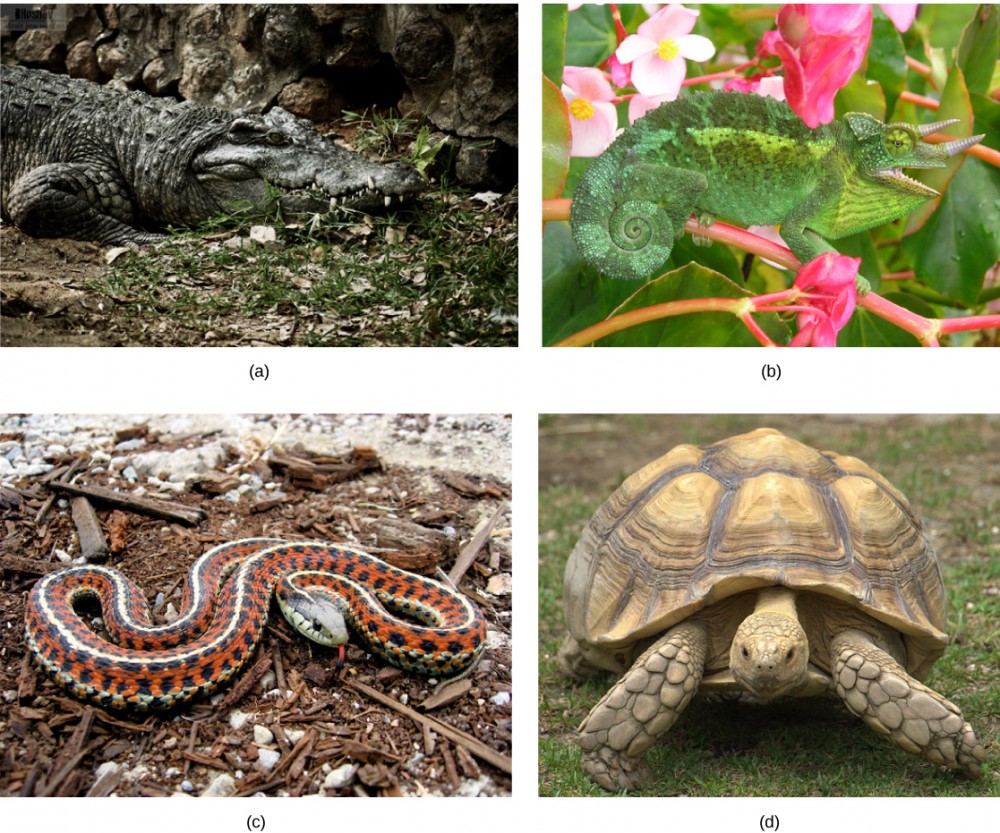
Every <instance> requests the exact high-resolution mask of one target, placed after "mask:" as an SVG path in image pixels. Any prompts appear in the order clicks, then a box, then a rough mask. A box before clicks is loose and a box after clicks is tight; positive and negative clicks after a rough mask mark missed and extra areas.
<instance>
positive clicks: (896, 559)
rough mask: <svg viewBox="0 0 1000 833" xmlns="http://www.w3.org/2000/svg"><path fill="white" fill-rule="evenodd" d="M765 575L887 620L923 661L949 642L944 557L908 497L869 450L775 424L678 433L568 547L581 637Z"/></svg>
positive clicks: (606, 637) (707, 600)
mask: <svg viewBox="0 0 1000 833" xmlns="http://www.w3.org/2000/svg"><path fill="white" fill-rule="evenodd" d="M771 584H782V585H785V586H787V587H791V588H793V589H802V590H808V591H810V592H815V593H821V594H825V595H828V596H831V597H834V598H837V599H839V600H841V601H844V602H847V603H849V604H851V605H853V606H854V607H856V608H858V609H860V610H862V611H863V612H865V613H867V614H868V615H870V616H872V617H873V618H875V619H877V620H879V621H881V622H883V623H886V624H889V625H891V626H893V627H894V628H896V629H898V630H899V631H900V632H901V633H903V634H904V635H906V636H907V637H908V638H909V640H910V642H911V643H912V645H913V657H914V662H915V663H918V664H922V665H926V666H929V664H930V663H931V662H933V659H934V658H935V657H936V655H937V654H939V653H940V650H941V649H942V648H943V645H944V644H946V643H947V637H946V636H945V634H944V627H945V610H946V609H945V600H944V588H943V584H942V581H941V575H940V570H939V568H938V564H937V559H936V556H935V555H934V552H933V550H932V548H931V546H930V543H929V541H928V539H927V537H926V535H925V534H924V531H923V528H922V526H921V524H920V522H919V521H918V520H917V519H916V518H915V517H914V515H913V513H912V510H911V509H910V506H909V503H908V502H907V501H906V498H905V497H904V496H903V495H902V494H901V493H900V492H899V491H898V490H897V489H896V488H895V487H893V486H892V485H891V484H890V483H889V482H888V481H887V480H885V478H884V477H882V476H881V475H879V474H878V473H877V472H875V471H874V470H873V469H871V468H870V467H869V466H867V465H866V464H865V463H863V462H862V461H860V460H858V459H856V458H853V457H847V456H841V455H836V454H834V453H832V452H819V451H817V450H815V449H812V448H810V447H809V446H806V445H804V444H802V443H800V442H797V441H795V440H793V439H790V438H789V437H786V436H785V435H783V434H781V433H779V432H777V431H773V430H771V429H758V430H757V431H754V432H751V433H748V434H743V435H740V436H737V437H732V438H730V439H728V440H724V441H722V442H719V443H716V444H714V445H712V446H706V447H701V448H699V447H696V446H692V445H682V446H678V447H677V448H675V449H673V450H672V451H671V452H669V453H668V454H666V455H665V456H663V457H661V458H660V459H659V460H656V461H653V462H652V463H650V464H648V465H647V466H644V467H643V468H642V469H640V470H639V471H638V472H636V474H634V475H632V476H631V477H629V478H628V479H627V480H626V481H625V482H624V483H623V484H622V486H621V487H620V488H619V489H618V490H617V491H616V492H615V493H614V494H613V495H612V496H611V497H610V498H609V499H608V501H607V502H606V503H605V504H604V505H602V506H601V507H600V508H599V509H598V510H597V512H596V513H595V515H594V517H593V519H592V521H591V523H590V524H589V526H588V527H587V529H586V530H585V531H584V533H583V535H582V537H581V539H580V541H579V543H578V544H577V546H576V548H575V550H574V551H573V553H572V555H571V556H570V559H569V562H568V563H567V568H566V576H565V582H564V603H565V607H566V615H567V622H568V624H569V629H570V633H571V634H572V635H573V637H575V638H576V639H577V640H578V641H580V642H581V643H584V644H587V645H590V646H593V647H595V648H597V649H608V650H613V649H616V648H621V647H622V646H628V645H629V644H634V643H636V642H638V641H639V640H641V639H644V638H646V637H649V636H652V635H655V634H657V633H662V632H663V631H664V630H665V629H667V628H669V627H671V626H672V625H674V624H676V623H677V622H679V621H681V620H683V619H685V618H687V617H689V616H690V615H692V614H693V613H695V612H696V611H698V610H699V609H701V608H703V607H705V606H706V605H709V604H714V603H716V602H720V601H723V600H725V599H727V598H729V597H731V596H733V595H735V594H737V593H741V592H743V591H746V590H750V589H753V588H756V587H762V586H766V585H771Z"/></svg>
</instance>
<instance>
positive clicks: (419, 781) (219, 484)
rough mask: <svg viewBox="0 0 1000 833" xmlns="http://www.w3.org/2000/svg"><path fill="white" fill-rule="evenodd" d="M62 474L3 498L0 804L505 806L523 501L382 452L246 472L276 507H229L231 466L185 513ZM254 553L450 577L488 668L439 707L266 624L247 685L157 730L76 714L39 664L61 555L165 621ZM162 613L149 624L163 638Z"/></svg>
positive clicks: (254, 466)
mask: <svg viewBox="0 0 1000 833" xmlns="http://www.w3.org/2000/svg"><path fill="white" fill-rule="evenodd" d="M58 462H59V463H60V468H59V469H57V471H55V472H52V473H50V474H48V475H45V476H39V477H37V478H35V479H34V480H33V481H32V482H25V481H21V482H19V483H18V484H17V488H16V489H8V488H5V489H3V490H0V795H4V796H10V795H15V796H16V795H22V796H32V795H37V796H64V795H74V796H75V795H98V796H100V795H119V796H144V795H148V796H164V795H170V794H171V793H175V792H187V793H191V794H194V795H201V794H215V793H218V794H223V795H226V794H229V795H249V794H260V793H264V794H269V795H306V794H315V793H322V794H328V795H359V796H360V795H423V794H432V795H508V794H509V793H510V790H511V735H512V730H511V720H512V717H511V715H512V705H511V650H510V633H511V624H512V623H511V596H510V593H509V587H510V574H511V572H512V563H511V538H510V526H511V519H510V486H509V484H505V483H500V482H494V481H492V480H490V479H482V478H477V477H472V476H469V475H466V474H463V473H461V472H437V471H430V470H422V469H409V468H406V467H384V466H382V465H381V463H380V462H379V460H378V458H377V455H376V454H375V453H374V452H373V451H371V449H355V450H354V453H353V454H349V455H347V456H346V457H345V458H344V459H297V458H291V457H277V458H276V459H274V460H269V461H266V462H265V461H263V460H260V459H257V460H253V461H249V462H247V463H246V466H247V470H248V471H251V470H252V471H253V472H255V473H257V474H259V475H260V476H261V477H262V478H263V479H264V481H265V482H276V483H278V484H279V488H280V491H281V493H282V494H281V495H280V496H278V497H264V495H265V494H269V493H264V492H261V493H260V494H259V495H258V496H257V497H256V498H255V499H253V500H251V499H249V498H246V497H244V498H243V499H242V500H241V501H240V502H238V503H234V502H232V501H230V500H228V499H226V498H224V497H218V495H221V494H223V493H225V492H226V491H228V490H229V489H231V488H233V485H234V469H235V470H237V475H238V470H239V468H240V462H239V461H234V463H235V465H232V466H228V467H227V469H226V471H220V472H214V473H212V475H211V476H208V477H206V478H205V479H204V481H203V482H200V483H198V484H196V490H189V491H188V492H187V493H185V494H184V495H182V496H179V497H175V496H171V497H170V498H169V500H166V501H165V500H162V499H160V497H158V496H156V495H152V494H149V490H148V489H147V490H146V493H145V494H139V492H140V488H139V484H134V486H133V490H132V491H133V492H134V493H130V492H129V491H128V490H124V491H122V490H119V491H116V492H114V493H113V495H114V498H113V499H111V498H109V496H108V494H107V493H106V488H107V485H108V484H107V483H106V476H107V475H106V473H104V472H101V471H98V470H95V471H93V472H89V471H87V469H86V466H85V465H83V464H82V463H81V461H80V460H77V459H73V458H67V459H65V460H61V461H58ZM236 479H237V480H238V476H237V478H236ZM116 485H117V486H118V487H119V489H121V482H120V481H119V482H118V483H117V484H116ZM150 511H155V512H156V517H154V516H152V515H151V514H149V512H150ZM252 536H269V537H278V538H282V537H284V538H289V539H307V538H312V539H315V538H322V539H326V540H331V541H340V542H347V543H351V544H353V545H356V546H359V547H361V548H363V549H368V550H369V551H370V552H372V553H373V554H375V555H378V556H379V557H381V558H383V559H384V560H387V561H390V562H392V563H395V564H397V565H398V566H401V567H404V568H406V569H411V570H414V571H416V572H422V573H433V572H435V571H436V570H440V571H444V572H445V573H449V571H450V573H449V574H450V575H451V579H452V581H453V582H454V583H455V584H456V585H458V586H459V588H460V589H461V590H462V591H463V592H465V593H466V594H468V595H469V596H470V597H471V598H472V599H473V600H474V601H476V602H477V603H478V604H479V605H480V607H481V609H482V610H483V613H484V615H485V617H486V619H487V624H488V627H489V632H490V633H489V637H490V638H489V643H488V646H487V649H486V652H485V654H484V656H483V659H482V661H481V662H480V663H479V665H478V666H477V668H476V670H475V671H474V672H473V673H472V674H471V675H470V676H469V677H467V678H465V679H461V680H458V681H456V682H453V683H451V684H450V685H448V686H447V687H446V688H445V689H444V690H442V691H435V685H434V684H433V683H431V682H429V681H428V680H426V679H423V678H420V677H416V676H413V675H409V674H405V673H403V672H402V671H399V670H398V669H395V668H392V667H390V666H388V665H386V664H385V663H383V662H382V661H381V660H379V659H377V658H375V657H373V656H372V655H370V654H369V653H367V651H365V650H364V649H363V648H362V647H359V646H358V645H357V644H355V643H354V642H353V640H352V643H351V644H350V645H349V647H348V654H347V663H346V664H345V666H344V667H343V668H342V669H340V670H339V671H338V670H337V668H336V660H337V656H336V650H334V649H327V648H324V647H322V646H319V645H314V644H312V643H310V642H309V641H308V640H306V639H303V638H302V637H300V636H299V635H298V634H297V633H296V632H295V631H293V630H292V629H291V627H290V626H289V625H288V624H287V623H286V622H285V620H284V619H283V617H282V616H281V615H280V614H279V613H278V612H277V610H276V609H273V608H272V615H271V617H270V622H269V623H268V626H267V629H266V631H265V634H264V637H263V638H262V640H261V645H260V647H259V648H258V651H257V654H256V656H255V657H254V659H253V660H252V662H251V663H250V664H249V665H248V667H247V669H245V670H244V672H243V673H242V674H241V676H240V677H239V678H238V679H237V681H236V682H235V684H234V685H233V686H231V687H230V688H228V689H226V690H224V691H222V692H221V693H219V694H218V695H216V696H215V697H213V698H211V699H210V700H207V701H205V700H203V701H199V702H197V703H196V704H194V705H190V706H188V707H186V708H184V709H181V710H179V711H178V712H177V713H173V714H167V715H162V716H161V715H154V716H143V715H135V714H129V713H110V712H106V711H104V710H102V709H99V708H95V707H92V706H90V705H87V704H84V703H81V702H78V701H76V700H74V699H72V698H71V697H69V696H68V695H66V694H65V693H64V692H63V691H62V690H61V689H60V688H58V687H57V686H56V685H55V684H54V683H53V682H52V681H51V680H49V679H48V677H47V676H46V675H45V674H44V673H42V672H41V671H39V670H37V669H36V668H35V666H34V665H33V664H32V662H31V661H30V658H29V656H28V655H27V653H26V649H25V644H24V638H23V633H22V631H23V627H24V625H23V622H24V618H23V616H24V599H25V596H26V594H27V592H28V591H29V590H30V589H31V587H32V585H33V584H34V582H35V581H36V580H37V579H38V577H39V576H40V575H42V574H44V573H45V572H47V571H49V570H51V569H57V568H58V567H61V566H64V563H63V562H61V561H59V560H58V559H57V553H59V552H61V553H64V554H68V555H69V556H71V557H74V558H75V557H77V556H79V555H80V553H81V547H82V548H83V549H84V550H86V551H88V552H89V553H90V554H91V555H92V557H95V558H106V563H108V564H110V565H112V566H114V567H116V568H118V569H120V570H122V572H124V573H125V574H126V575H128V576H129V577H130V578H131V579H132V580H133V581H135V582H136V583H137V584H138V585H139V587H141V588H142V590H143V592H144V593H145V594H146V598H147V600H149V602H150V604H151V605H153V603H154V601H155V600H156V599H157V596H158V594H161V593H162V594H163V598H164V599H165V602H166V603H172V604H173V606H174V607H175V608H179V606H180V597H181V592H182V589H183V585H184V581H185V578H186V575H187V571H188V568H189V567H190V565H191V564H192V563H193V561H194V560H195V559H196V558H197V557H198V556H199V555H200V554H201V553H202V552H204V551H205V550H206V549H208V548H210V547H212V546H215V545H217V544H219V543H223V542H225V541H230V540H234V539H238V538H246V537H252ZM102 547H103V548H104V550H105V553H104V554H102V552H101V550H102ZM438 575H439V576H440V572H439V573H438ZM487 586H489V587H490V590H491V591H492V592H490V591H488V590H487ZM166 606H167V605H166V604H162V605H161V606H160V608H155V609H154V614H155V615H158V616H160V617H161V619H160V621H162V615H163V612H164V609H165V608H166ZM82 612H84V613H85V614H96V613H97V610H96V609H95V610H93V611H91V610H88V609H86V608H84V610H83V611H82ZM92 618H93V617H92V616H91V615H86V620H87V621H88V622H89V621H92Z"/></svg>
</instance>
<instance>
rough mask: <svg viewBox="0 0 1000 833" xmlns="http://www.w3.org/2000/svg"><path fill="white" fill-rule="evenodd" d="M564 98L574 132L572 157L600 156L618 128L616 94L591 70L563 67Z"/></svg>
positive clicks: (590, 68)
mask: <svg viewBox="0 0 1000 833" xmlns="http://www.w3.org/2000/svg"><path fill="white" fill-rule="evenodd" d="M563 95H564V96H565V97H566V102H567V104H568V105H569V123H570V129H571V130H572V133H573V148H572V150H571V151H570V155H571V156H599V155H600V154H601V153H602V152H603V151H604V149H605V148H606V147H607V146H608V145H609V144H611V140H612V139H613V138H614V136H615V131H616V130H617V129H618V111H617V110H616V109H615V105H614V104H612V103H611V102H613V101H614V99H615V91H614V90H613V89H612V88H611V85H610V84H609V83H608V79H607V78H605V77H604V73H603V72H601V71H600V70H599V69H595V68H594V67H564V68H563Z"/></svg>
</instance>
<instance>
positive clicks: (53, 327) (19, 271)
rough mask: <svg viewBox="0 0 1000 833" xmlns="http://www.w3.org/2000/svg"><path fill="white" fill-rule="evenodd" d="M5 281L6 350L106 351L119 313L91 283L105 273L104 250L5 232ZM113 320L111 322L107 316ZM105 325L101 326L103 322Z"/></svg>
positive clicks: (0, 327)
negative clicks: (108, 306) (106, 304)
mask: <svg viewBox="0 0 1000 833" xmlns="http://www.w3.org/2000/svg"><path fill="white" fill-rule="evenodd" d="M0 262H2V263H3V282H2V285H0V298H2V301H3V315H2V316H0V343H2V345H3V346H4V347H104V346H108V344H109V342H108V338H107V336H106V335H103V334H102V333H104V324H106V325H107V327H108V329H109V330H111V331H114V330H116V329H119V327H116V326H115V322H114V318H115V315H116V312H115V311H114V310H111V311H109V310H106V309H104V299H103V298H102V297H101V296H100V295H99V294H98V293H96V292H92V291H88V290H87V289H86V284H87V283H88V282H89V281H93V280H96V279H97V278H99V277H100V276H101V275H103V274H104V272H105V270H106V268H107V267H106V266H105V263H104V257H103V255H102V253H101V247H100V246H98V245H97V244H96V243H80V242H77V241H75V240H62V239H56V240H36V239H35V238H33V237H29V236H28V235H26V234H22V233H21V232H20V231H18V230H17V229H15V228H12V227H10V226H4V227H3V228H2V229H0ZM109 316H110V317H111V320H110V321H109V320H108V317H109ZM99 321H101V322H104V324H102V326H98V322H99Z"/></svg>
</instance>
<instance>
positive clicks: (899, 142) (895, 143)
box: [885, 128, 913, 156]
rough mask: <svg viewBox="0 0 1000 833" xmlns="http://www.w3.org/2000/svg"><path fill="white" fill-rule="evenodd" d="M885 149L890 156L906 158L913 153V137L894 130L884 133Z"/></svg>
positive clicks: (904, 131) (903, 131) (904, 132)
mask: <svg viewBox="0 0 1000 833" xmlns="http://www.w3.org/2000/svg"><path fill="white" fill-rule="evenodd" d="M885 149H886V150H887V151H888V152H889V155H890V156H907V155H908V154H910V153H911V152H912V151H913V136H912V135H911V134H910V133H909V132H908V131H906V130H902V129H900V128H896V129H893V130H887V131H886V132H885Z"/></svg>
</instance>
